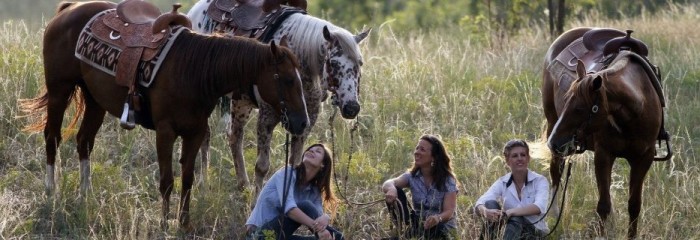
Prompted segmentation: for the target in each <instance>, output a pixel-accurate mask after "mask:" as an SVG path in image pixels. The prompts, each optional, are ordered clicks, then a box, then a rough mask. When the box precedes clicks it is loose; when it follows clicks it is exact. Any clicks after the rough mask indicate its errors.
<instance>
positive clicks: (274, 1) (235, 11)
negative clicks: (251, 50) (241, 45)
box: [206, 0, 306, 37]
mask: <svg viewBox="0 0 700 240" xmlns="http://www.w3.org/2000/svg"><path fill="white" fill-rule="evenodd" d="M283 3H288V4H290V5H289V6H282V5H281V4H283ZM290 7H291V8H294V9H296V10H297V11H299V12H305V11H306V0H290V1H287V0H213V2H212V3H211V4H209V8H208V9H207V13H206V14H207V16H208V17H209V18H210V19H212V20H213V21H215V22H218V23H220V24H222V25H223V27H224V29H218V30H219V31H222V32H228V31H229V29H230V30H231V31H232V32H233V34H234V35H235V36H247V37H255V36H259V35H260V34H261V32H262V31H263V30H264V29H265V28H266V27H267V26H268V25H269V24H270V22H271V21H272V20H271V19H274V18H276V17H278V16H279V14H280V12H281V11H280V10H284V9H286V8H290Z"/></svg>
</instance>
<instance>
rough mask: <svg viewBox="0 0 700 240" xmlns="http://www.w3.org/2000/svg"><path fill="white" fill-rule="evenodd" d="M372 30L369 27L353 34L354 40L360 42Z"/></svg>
mask: <svg viewBox="0 0 700 240" xmlns="http://www.w3.org/2000/svg"><path fill="white" fill-rule="evenodd" d="M371 31H372V28H369V29H367V30H365V31H364V32H361V33H360V34H357V35H355V42H356V43H358V44H359V43H360V42H362V40H364V39H365V38H366V37H367V36H369V33H370V32H371Z"/></svg>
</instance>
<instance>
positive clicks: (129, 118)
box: [119, 103, 136, 130]
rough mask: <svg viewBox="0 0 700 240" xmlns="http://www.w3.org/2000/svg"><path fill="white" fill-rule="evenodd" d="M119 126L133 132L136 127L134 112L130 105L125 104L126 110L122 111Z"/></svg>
mask: <svg viewBox="0 0 700 240" xmlns="http://www.w3.org/2000/svg"><path fill="white" fill-rule="evenodd" d="M119 126H121V127H122V128H124V129H126V130H131V129H134V128H135V127H136V123H135V121H134V110H131V109H130V108H129V103H124V110H122V116H121V117H120V118H119Z"/></svg>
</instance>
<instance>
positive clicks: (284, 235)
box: [249, 201, 345, 240]
mask: <svg viewBox="0 0 700 240" xmlns="http://www.w3.org/2000/svg"><path fill="white" fill-rule="evenodd" d="M297 208H299V210H301V211H302V212H304V214H306V215H307V216H309V217H310V218H311V219H316V218H318V217H319V216H321V213H320V212H318V210H316V208H315V207H314V205H313V204H312V203H311V202H310V201H302V202H298V203H297ZM299 227H301V223H298V222H296V221H294V220H292V219H291V218H289V217H288V216H287V215H280V216H278V217H277V218H275V219H272V220H271V221H269V222H267V223H265V224H264V225H263V226H262V227H260V229H257V230H256V231H254V233H253V234H252V235H254V236H249V238H250V239H265V235H264V231H265V230H271V231H274V236H275V239H289V240H303V239H318V236H300V235H293V234H294V232H295V231H296V230H297V229H298V228H299ZM326 230H328V231H329V232H330V233H331V235H333V238H334V239H335V240H344V239H345V238H344V237H343V234H342V233H341V232H340V231H338V230H336V229H335V228H332V227H331V226H328V227H326Z"/></svg>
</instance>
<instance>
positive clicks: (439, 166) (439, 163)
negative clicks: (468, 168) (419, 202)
mask: <svg viewBox="0 0 700 240" xmlns="http://www.w3.org/2000/svg"><path fill="white" fill-rule="evenodd" d="M420 140H425V141H427V142H429V143H430V145H431V148H432V151H431V152H430V155H431V156H432V157H433V161H434V162H433V163H434V165H433V168H432V169H433V172H432V175H433V177H434V179H435V185H436V186H437V189H438V191H442V192H444V191H447V189H446V188H445V183H446V182H447V180H448V177H452V179H454V181H455V184H457V178H456V177H455V175H454V173H452V160H450V155H449V154H447V148H445V144H444V143H442V140H440V139H439V138H438V137H436V136H434V135H430V134H426V135H423V136H421V137H420ZM419 170H420V168H418V167H417V166H416V165H415V164H414V165H413V168H412V169H411V174H416V173H417V172H418V171H419Z"/></svg>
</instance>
